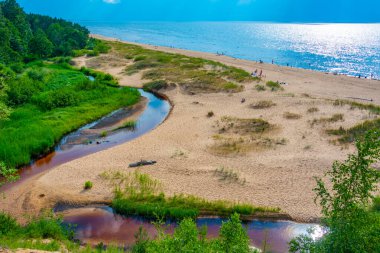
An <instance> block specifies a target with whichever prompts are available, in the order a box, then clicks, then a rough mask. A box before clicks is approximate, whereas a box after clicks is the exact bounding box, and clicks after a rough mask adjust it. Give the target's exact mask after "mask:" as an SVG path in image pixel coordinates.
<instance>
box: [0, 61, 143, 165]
mask: <svg viewBox="0 0 380 253" xmlns="http://www.w3.org/2000/svg"><path fill="white" fill-rule="evenodd" d="M23 69H24V72H22V73H21V74H18V75H17V76H16V75H12V77H11V78H8V79H7V80H6V81H5V82H4V85H5V86H6V89H5V90H6V92H5V94H4V95H3V101H5V103H6V104H8V105H9V107H10V108H12V110H11V112H10V114H9V117H8V118H2V119H1V118H0V136H1V138H0V161H3V162H5V164H6V165H7V166H10V167H18V166H21V165H23V164H27V163H29V161H30V160H31V159H32V158H35V157H38V156H39V155H41V154H44V153H47V152H49V151H50V149H51V148H53V147H54V145H55V144H56V143H57V142H58V141H59V140H60V139H61V138H62V136H64V135H65V134H67V133H69V132H72V131H73V130H75V129H77V128H79V127H81V126H83V125H85V124H86V123H88V122H91V121H94V120H96V119H98V118H100V117H102V116H103V115H106V114H108V113H110V112H112V111H114V110H116V109H119V108H120V107H126V106H129V105H132V104H135V103H137V102H138V101H139V98H140V93H139V92H138V90H137V89H132V88H119V87H117V88H116V87H114V85H110V82H112V83H114V82H115V81H114V79H113V78H112V76H108V75H105V74H100V73H98V72H92V71H90V70H87V69H82V70H80V71H79V70H76V69H74V68H72V67H70V66H67V65H60V64H53V63H42V62H33V63H30V64H27V65H25V66H24V68H23ZM8 71H11V70H9V69H8ZM31 71H32V72H33V73H34V72H38V71H40V72H41V73H44V74H43V77H39V75H38V74H32V75H31V74H30V73H31ZM88 74H91V75H92V76H95V80H94V81H90V80H89V79H88V78H87V75H88ZM32 78H33V79H32ZM1 94H2V91H1V90H0V97H1Z"/></svg>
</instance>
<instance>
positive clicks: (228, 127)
mask: <svg viewBox="0 0 380 253" xmlns="http://www.w3.org/2000/svg"><path fill="white" fill-rule="evenodd" d="M221 124H222V125H221V126H220V129H219V132H220V133H234V134H241V135H245V134H258V133H264V132H266V131H268V130H270V129H271V128H272V125H271V124H269V123H268V122H267V121H265V120H262V119H239V118H233V117H223V118H222V119H221Z"/></svg>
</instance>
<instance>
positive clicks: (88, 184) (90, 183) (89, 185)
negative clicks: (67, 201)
mask: <svg viewBox="0 0 380 253" xmlns="http://www.w3.org/2000/svg"><path fill="white" fill-rule="evenodd" d="M92 186H93V183H92V182H91V181H86V182H85V183H84V189H85V190H90V189H92Z"/></svg>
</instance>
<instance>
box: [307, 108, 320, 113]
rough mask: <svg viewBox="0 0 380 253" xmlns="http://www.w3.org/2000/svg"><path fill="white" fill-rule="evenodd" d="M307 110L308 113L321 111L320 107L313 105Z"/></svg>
mask: <svg viewBox="0 0 380 253" xmlns="http://www.w3.org/2000/svg"><path fill="white" fill-rule="evenodd" d="M307 112H308V113H316V112H319V109H318V108H317V107H311V108H309V109H307Z"/></svg>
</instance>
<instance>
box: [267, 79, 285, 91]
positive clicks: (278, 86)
mask: <svg viewBox="0 0 380 253" xmlns="http://www.w3.org/2000/svg"><path fill="white" fill-rule="evenodd" d="M266 86H267V87H268V88H269V89H270V90H271V91H279V90H284V88H283V87H282V86H281V84H280V83H279V82H273V81H268V82H267V83H266Z"/></svg>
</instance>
